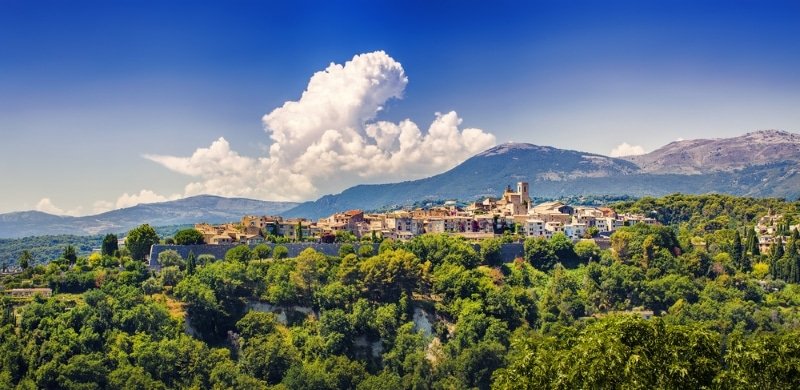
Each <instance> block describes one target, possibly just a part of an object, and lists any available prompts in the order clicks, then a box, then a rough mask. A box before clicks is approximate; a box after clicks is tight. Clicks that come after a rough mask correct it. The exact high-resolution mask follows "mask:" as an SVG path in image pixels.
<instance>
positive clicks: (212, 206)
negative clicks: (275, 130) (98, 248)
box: [0, 195, 297, 238]
mask: <svg viewBox="0 0 800 390" xmlns="http://www.w3.org/2000/svg"><path fill="white" fill-rule="evenodd" d="M296 205H297V204H296V203H292V202H268V201H261V200H253V199H244V198H224V197H220V196H212V195H200V196H193V197H189V198H184V199H179V200H174V201H169V202H160V203H148V204H140V205H137V206H133V207H128V208H124V209H119V210H113V211H109V212H106V213H102V214H98V215H90V216H85V217H68V216H58V215H51V214H47V213H43V212H40V211H22V212H14V213H7V214H0V238H18V237H26V236H38V235H51V234H52V235H57V234H75V235H91V234H102V233H119V232H125V231H127V230H130V229H131V228H133V227H136V226H138V225H141V224H143V223H149V224H150V225H153V226H165V225H182V224H194V223H197V222H208V223H221V222H231V221H238V220H240V219H241V218H242V216H243V215H246V214H258V215H271V214H280V213H282V212H284V211H286V210H288V209H291V208H292V207H294V206H296Z"/></svg>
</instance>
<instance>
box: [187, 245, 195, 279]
mask: <svg viewBox="0 0 800 390" xmlns="http://www.w3.org/2000/svg"><path fill="white" fill-rule="evenodd" d="M195 269H197V258H196V257H195V256H194V251H189V256H188V257H187V258H186V272H187V273H188V274H189V275H194V271H195Z"/></svg>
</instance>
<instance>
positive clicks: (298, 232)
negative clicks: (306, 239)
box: [294, 221, 303, 242]
mask: <svg viewBox="0 0 800 390" xmlns="http://www.w3.org/2000/svg"><path fill="white" fill-rule="evenodd" d="M294 237H295V240H296V241H297V242H303V223H302V221H297V226H295V227H294Z"/></svg>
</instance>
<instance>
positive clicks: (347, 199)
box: [0, 130, 800, 238]
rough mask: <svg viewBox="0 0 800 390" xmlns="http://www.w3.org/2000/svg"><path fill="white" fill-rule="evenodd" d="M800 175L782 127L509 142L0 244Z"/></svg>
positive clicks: (146, 209)
mask: <svg viewBox="0 0 800 390" xmlns="http://www.w3.org/2000/svg"><path fill="white" fill-rule="evenodd" d="M798 172H800V134H795V133H790V132H787V131H779V130H761V131H755V132H752V133H748V134H745V135H743V136H739V137H733V138H719V139H696V140H682V141H675V142H672V143H669V144H667V145H665V146H663V147H661V148H659V149H656V150H654V151H652V152H650V153H647V154H643V155H638V156H627V157H621V158H613V157H608V156H603V155H599V154H593V153H586V152H580V151H575V150H565V149H557V148H553V147H549V146H538V145H532V144H527V143H506V144H501V145H498V146H495V147H493V148H490V149H488V150H486V151H484V152H482V153H479V154H477V155H475V156H473V157H471V158H469V159H467V160H466V161H464V162H463V163H461V164H459V165H458V166H456V167H454V168H453V169H450V170H449V171H447V172H444V173H441V174H438V175H435V176H431V177H428V178H424V179H420V180H412V181H405V182H400V183H390V184H374V185H358V186H355V187H351V188H348V189H346V190H345V191H343V192H341V193H339V194H335V195H325V196H323V197H321V198H319V199H317V200H315V201H310V202H304V203H301V204H296V203H291V202H267V201H259V200H252V199H240V198H222V197H217V196H207V195H204V196H197V197H192V198H186V199H181V200H176V201H171V202H163V203H153V204H141V205H138V206H134V207H130V208H126V209H120V210H114V211H110V212H107V213H103V214H99V215H94V216H86V217H65V216H55V215H50V214H45V213H41V212H37V211H26V212H16V213H8V214H0V237H7V238H11V237H23V236H29V235H44V234H97V233H106V232H124V231H127V230H129V229H130V228H132V227H134V226H137V225H139V224H142V223H149V224H151V225H157V226H161V225H179V224H193V223H196V222H209V223H219V222H229V221H237V220H239V219H240V218H241V216H242V215H246V214H258V215H270V214H279V215H283V216H287V217H306V218H312V219H318V218H320V217H325V216H328V215H330V214H333V213H335V212H338V211H343V210H348V209H365V210H377V209H385V208H392V207H399V206H403V205H409V204H412V203H414V202H419V201H424V200H442V199H459V200H477V199H479V198H481V197H485V196H498V195H500V194H501V193H502V191H503V189H504V188H505V187H506V186H507V185H512V186H513V185H514V183H516V182H518V181H527V182H529V183H530V189H531V195H532V196H536V197H540V198H558V197H567V196H576V195H629V196H660V195H665V194H669V193H675V192H682V193H708V192H718V193H727V194H733V195H745V196H756V197H782V198H788V199H796V198H798V197H799V196H800V175H798Z"/></svg>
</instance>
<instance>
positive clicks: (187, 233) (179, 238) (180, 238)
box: [175, 228, 205, 245]
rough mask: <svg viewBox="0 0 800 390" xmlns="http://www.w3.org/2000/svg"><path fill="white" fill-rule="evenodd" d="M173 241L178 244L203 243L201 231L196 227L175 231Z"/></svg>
mask: <svg viewBox="0 0 800 390" xmlns="http://www.w3.org/2000/svg"><path fill="white" fill-rule="evenodd" d="M175 243H176V244H178V245H201V244H204V243H205V239H204V237H203V233H200V231H198V230H197V229H193V228H190V229H183V230H179V231H178V232H177V233H175Z"/></svg>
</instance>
